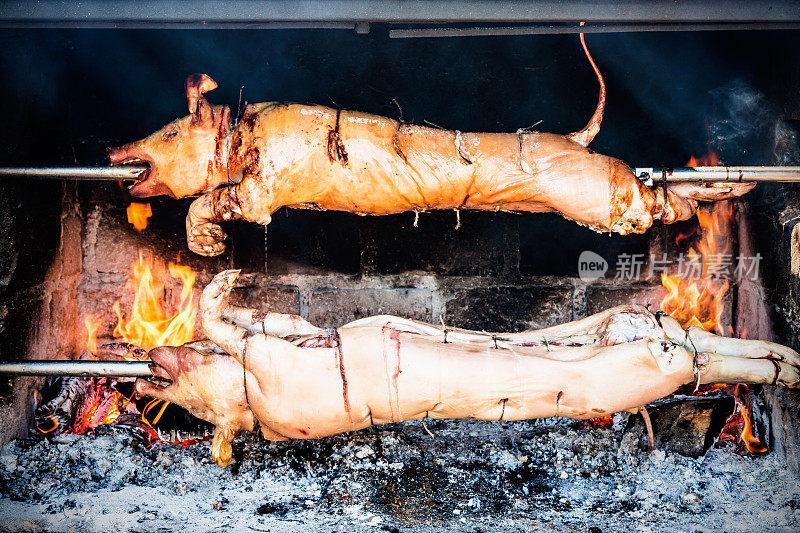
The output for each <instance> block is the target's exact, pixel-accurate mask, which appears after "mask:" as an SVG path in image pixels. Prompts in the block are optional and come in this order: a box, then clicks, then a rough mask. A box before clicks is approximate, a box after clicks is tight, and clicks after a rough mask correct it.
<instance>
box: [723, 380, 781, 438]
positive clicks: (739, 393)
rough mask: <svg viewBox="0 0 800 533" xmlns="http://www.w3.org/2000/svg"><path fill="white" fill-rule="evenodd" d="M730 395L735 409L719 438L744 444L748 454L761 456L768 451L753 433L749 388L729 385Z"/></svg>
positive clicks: (742, 384) (742, 385) (743, 385)
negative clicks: (734, 402) (734, 401)
mask: <svg viewBox="0 0 800 533" xmlns="http://www.w3.org/2000/svg"><path fill="white" fill-rule="evenodd" d="M729 387H730V389H731V393H732V395H733V397H734V399H735V400H736V409H735V410H734V412H733V414H732V415H731V416H730V418H729V419H728V420H727V421H726V422H725V427H724V428H723V429H722V434H721V435H720V438H723V439H728V440H731V441H733V442H737V441H738V442H741V443H743V444H744V446H745V448H746V449H747V451H748V452H750V453H752V454H761V453H766V452H768V451H769V448H767V447H766V446H764V444H763V443H762V442H761V441H760V440H759V439H758V437H756V436H755V433H754V432H753V419H752V414H751V411H752V409H751V406H750V387H748V386H747V385H745V384H744V383H737V384H736V385H730V386H729ZM737 435H738V439H737Z"/></svg>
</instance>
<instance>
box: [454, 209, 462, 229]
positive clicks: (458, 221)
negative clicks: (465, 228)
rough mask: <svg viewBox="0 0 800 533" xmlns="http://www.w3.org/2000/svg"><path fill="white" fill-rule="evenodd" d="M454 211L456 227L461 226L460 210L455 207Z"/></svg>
mask: <svg viewBox="0 0 800 533" xmlns="http://www.w3.org/2000/svg"><path fill="white" fill-rule="evenodd" d="M454 211H455V212H456V229H458V228H460V227H461V210H460V209H457V208H456V209H455V210H454Z"/></svg>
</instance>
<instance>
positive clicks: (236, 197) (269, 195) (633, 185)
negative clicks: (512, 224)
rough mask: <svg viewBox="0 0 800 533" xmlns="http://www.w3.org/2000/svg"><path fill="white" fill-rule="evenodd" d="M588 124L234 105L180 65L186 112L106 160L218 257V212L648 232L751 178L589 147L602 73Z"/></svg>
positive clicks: (729, 194)
mask: <svg viewBox="0 0 800 533" xmlns="http://www.w3.org/2000/svg"><path fill="white" fill-rule="evenodd" d="M581 41H582V44H583V46H584V50H585V51H586V55H587V57H588V58H589V61H590V63H591V66H592V68H593V69H594V71H595V73H596V74H597V79H598V81H599V83H600V98H599V100H598V105H597V108H596V110H595V112H594V115H593V116H592V118H591V119H590V121H589V123H588V124H587V125H586V127H584V128H583V129H581V130H580V131H578V132H575V133H572V134H569V135H557V134H552V133H540V132H536V131H528V130H519V131H517V132H516V133H462V132H460V131H448V130H444V129H436V128H427V127H421V126H415V125H412V124H407V123H403V122H400V121H397V120H393V119H389V118H385V117H380V116H375V115H370V114H367V113H359V112H353V111H341V110H338V109H331V108H328V107H323V106H318V105H305V104H283V103H277V102H267V103H259V104H251V105H248V106H247V107H246V109H245V110H244V114H243V116H242V118H241V120H240V121H239V122H238V123H237V124H236V125H235V126H232V125H231V117H230V115H231V113H230V108H228V107H227V106H212V105H211V104H210V103H209V102H208V101H207V100H206V98H205V97H204V96H203V95H204V93H206V92H208V91H210V90H212V89H214V88H216V86H217V84H216V82H214V80H212V79H211V78H210V77H209V76H207V75H205V74H195V75H192V76H189V78H188V79H187V81H186V97H187V99H188V103H189V111H190V113H191V114H190V115H189V116H187V117H184V118H181V119H178V120H176V121H174V122H172V123H171V124H168V125H167V126H165V127H164V128H162V129H161V130H159V131H157V132H155V133H153V134H152V135H150V136H149V137H146V138H145V139H142V140H140V141H137V142H133V143H130V144H127V145H125V146H122V147H120V148H116V149H112V150H111V151H110V154H109V155H110V160H111V162H112V163H113V164H126V163H133V164H143V163H144V164H147V165H149V169H148V170H147V171H145V173H144V174H143V175H142V176H141V179H140V181H139V182H137V183H135V184H134V185H133V186H132V187H131V189H130V192H131V194H132V195H134V196H140V197H141V196H153V195H159V194H166V195H170V196H173V197H175V198H183V197H186V196H193V195H198V194H201V195H202V196H200V198H198V199H197V200H195V201H194V203H193V204H192V205H191V207H190V209H189V213H188V215H187V218H186V233H187V241H188V245H189V248H190V249H191V250H192V251H194V252H196V253H198V254H201V255H206V256H214V255H218V254H221V253H222V252H223V251H224V249H225V245H224V243H223V241H224V239H225V237H226V235H225V232H224V231H223V229H222V227H221V226H220V225H219V222H221V221H224V220H232V219H244V220H247V221H251V222H257V223H259V224H268V223H269V222H270V220H271V215H272V213H273V212H275V211H276V210H277V209H278V208H280V207H282V206H288V207H292V208H301V209H330V210H337V211H348V212H352V213H359V214H364V215H385V214H391V213H401V212H405V211H414V212H417V213H419V212H421V211H427V210H431V209H455V210H460V209H479V210H491V211H497V210H507V211H528V212H546V211H555V212H558V213H560V214H561V215H563V216H564V217H566V218H568V219H571V220H574V221H575V222H577V223H579V224H582V225H585V226H588V227H590V228H592V229H593V230H595V231H599V232H616V233H620V234H623V235H625V234H628V233H643V232H644V231H646V230H647V229H648V228H649V227H650V226H651V225H652V223H653V221H654V220H661V221H662V222H664V223H672V222H675V221H678V220H686V219H688V218H690V217H691V216H692V215H693V214H694V213H695V211H696V209H697V202H698V201H715V200H720V199H725V198H733V197H736V196H740V195H742V194H744V193H746V192H747V191H749V190H750V189H751V188H752V187H753V186H754V184H753V183H706V184H698V185H695V184H674V185H670V186H668V187H663V188H662V187H657V188H655V190H653V189H650V188H648V187H646V186H645V185H644V184H643V183H642V182H641V181H640V180H639V179H637V177H636V176H634V174H633V172H632V171H631V170H630V168H629V167H628V166H627V165H625V164H624V163H623V162H622V161H620V160H618V159H615V158H613V157H608V156H605V155H601V154H596V153H594V152H592V151H591V150H589V149H588V148H587V146H588V144H589V143H590V142H591V141H592V139H593V138H594V136H595V135H596V134H597V133H598V131H599V130H600V122H601V120H602V117H603V111H604V108H605V84H604V82H603V78H602V76H601V74H600V71H599V69H598V68H597V66H596V65H595V63H594V61H593V60H592V58H591V55H589V52H588V50H587V49H586V45H585V42H583V35H581Z"/></svg>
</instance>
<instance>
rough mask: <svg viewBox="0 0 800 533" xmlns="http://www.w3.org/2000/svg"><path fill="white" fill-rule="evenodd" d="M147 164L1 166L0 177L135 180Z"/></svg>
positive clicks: (145, 168)
mask: <svg viewBox="0 0 800 533" xmlns="http://www.w3.org/2000/svg"><path fill="white" fill-rule="evenodd" d="M147 168H148V167H146V166H138V165H121V166H118V167H42V168H35V167H20V168H14V167H0V178H43V179H59V180H63V179H66V180H135V179H137V178H138V177H139V175H140V174H141V173H142V172H144V171H145V170H147Z"/></svg>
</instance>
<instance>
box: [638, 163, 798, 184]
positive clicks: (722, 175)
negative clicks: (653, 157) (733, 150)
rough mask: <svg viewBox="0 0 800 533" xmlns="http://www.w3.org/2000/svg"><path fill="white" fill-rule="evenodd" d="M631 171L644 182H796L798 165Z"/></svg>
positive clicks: (641, 169) (640, 168)
mask: <svg viewBox="0 0 800 533" xmlns="http://www.w3.org/2000/svg"><path fill="white" fill-rule="evenodd" d="M633 173H634V174H636V176H637V177H638V178H639V179H640V180H642V181H643V182H644V183H645V184H646V185H648V186H651V185H653V184H654V183H660V182H664V181H666V182H667V183H704V182H728V183H731V182H734V183H738V182H743V181H757V182H772V183H798V182H800V167H681V168H655V167H645V168H643V167H639V168H635V169H633Z"/></svg>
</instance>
